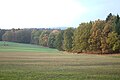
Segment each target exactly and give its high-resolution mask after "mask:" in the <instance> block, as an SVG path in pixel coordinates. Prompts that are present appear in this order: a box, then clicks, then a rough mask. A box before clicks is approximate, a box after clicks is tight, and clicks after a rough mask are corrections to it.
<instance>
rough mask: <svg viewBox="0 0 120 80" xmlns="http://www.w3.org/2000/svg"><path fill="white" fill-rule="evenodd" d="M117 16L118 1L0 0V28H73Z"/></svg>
mask: <svg viewBox="0 0 120 80" xmlns="http://www.w3.org/2000/svg"><path fill="white" fill-rule="evenodd" d="M109 13H113V14H115V15H116V14H119V15H120V0H0V28H2V29H11V28H45V27H77V26H78V25H79V24H80V23H81V22H89V21H90V20H92V21H93V20H96V19H105V18H106V16H107V15H108V14H109Z"/></svg>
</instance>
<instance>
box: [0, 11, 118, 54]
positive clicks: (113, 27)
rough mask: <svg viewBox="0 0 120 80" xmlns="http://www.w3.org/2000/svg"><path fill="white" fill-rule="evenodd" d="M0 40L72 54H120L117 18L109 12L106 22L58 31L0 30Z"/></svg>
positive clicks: (88, 23) (89, 23) (82, 24)
mask: <svg viewBox="0 0 120 80" xmlns="http://www.w3.org/2000/svg"><path fill="white" fill-rule="evenodd" d="M0 41H9V42H17V43H27V44H35V45H40V46H44V47H49V48H55V49H58V50H60V51H67V52H72V53H93V54H94V53H97V54H111V53H119V52H120V17H119V15H118V14H117V15H113V14H112V13H110V14H109V15H108V16H107V17H106V19H105V20H100V19H98V20H95V21H90V22H85V23H80V24H79V26H78V27H76V28H73V27H69V28H67V29H65V30H61V29H37V28H36V29H32V28H31V29H14V28H13V29H0Z"/></svg>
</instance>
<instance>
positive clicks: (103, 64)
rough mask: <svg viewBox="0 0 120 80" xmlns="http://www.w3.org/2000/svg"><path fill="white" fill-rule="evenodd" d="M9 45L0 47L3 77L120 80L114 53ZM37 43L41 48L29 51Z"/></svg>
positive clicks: (13, 79) (17, 79)
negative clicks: (79, 51)
mask: <svg viewBox="0 0 120 80" xmlns="http://www.w3.org/2000/svg"><path fill="white" fill-rule="evenodd" d="M9 44H10V46H8V49H9V50H7V49H6V51H5V49H4V47H2V50H1V47H0V80H120V58H119V57H117V58H116V57H115V56H114V55H111V56H108V55H92V54H67V53H66V54H65V53H63V52H59V51H57V50H56V49H49V48H44V47H39V46H35V45H28V44H19V43H17V44H18V45H17V44H16V43H9ZM12 44H13V45H12ZM23 45H24V48H23ZM14 46H16V47H15V48H14ZM25 46H28V47H27V48H26V47H25ZM34 46H35V48H36V49H35V50H37V51H35V50H32V51H28V48H29V49H31V48H32V49H34ZM11 47H12V48H13V49H12V50H11V49H10V48H11ZM5 48H6V47H5ZM19 48H20V50H21V51H18V50H19ZM15 49H16V50H17V51H16V50H15ZM22 49H24V50H22ZM26 49H27V50H26ZM39 49H40V50H39ZM42 49H43V50H42ZM48 49H49V50H48ZM10 50H11V51H10ZM14 50H15V51H14ZM47 50H48V51H47ZM24 51H25V52H24ZM52 53H54V54H52Z"/></svg>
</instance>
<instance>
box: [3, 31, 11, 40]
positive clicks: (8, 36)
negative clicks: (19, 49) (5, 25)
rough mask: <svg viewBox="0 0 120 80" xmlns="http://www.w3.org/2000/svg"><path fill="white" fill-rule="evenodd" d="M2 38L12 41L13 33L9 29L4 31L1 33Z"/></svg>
mask: <svg viewBox="0 0 120 80" xmlns="http://www.w3.org/2000/svg"><path fill="white" fill-rule="evenodd" d="M2 40H3V41H10V42H11V41H13V33H12V32H11V31H6V32H5V33H4V34H3V35H2Z"/></svg>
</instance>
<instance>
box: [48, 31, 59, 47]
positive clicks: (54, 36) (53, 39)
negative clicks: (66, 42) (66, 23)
mask: <svg viewBox="0 0 120 80" xmlns="http://www.w3.org/2000/svg"><path fill="white" fill-rule="evenodd" d="M58 34H59V31H58V30H53V31H52V32H51V33H50V34H49V37H48V47H50V48H55V47H56V39H57V35H58Z"/></svg>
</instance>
